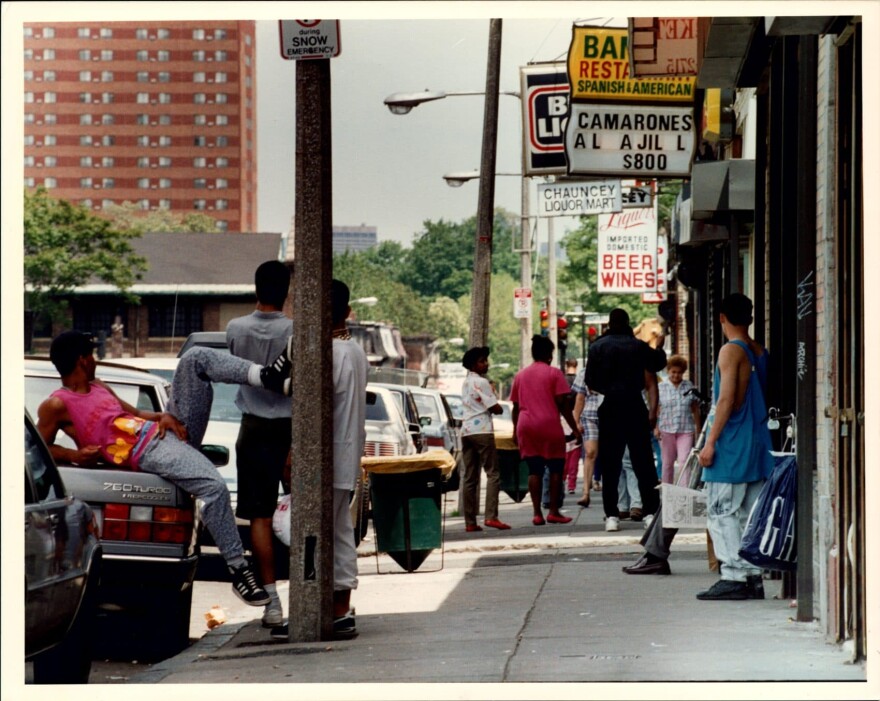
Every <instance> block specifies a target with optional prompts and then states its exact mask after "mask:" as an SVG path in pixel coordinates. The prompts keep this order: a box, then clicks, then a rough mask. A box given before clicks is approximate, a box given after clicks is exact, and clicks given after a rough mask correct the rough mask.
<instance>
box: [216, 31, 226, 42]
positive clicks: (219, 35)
mask: <svg viewBox="0 0 880 701" xmlns="http://www.w3.org/2000/svg"><path fill="white" fill-rule="evenodd" d="M214 38H215V39H218V40H219V39H225V38H226V30H225V29H215V30H214Z"/></svg>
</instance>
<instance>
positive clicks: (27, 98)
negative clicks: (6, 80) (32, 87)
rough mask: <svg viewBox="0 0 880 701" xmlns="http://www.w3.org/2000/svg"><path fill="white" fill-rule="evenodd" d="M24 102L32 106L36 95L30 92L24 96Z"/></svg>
mask: <svg viewBox="0 0 880 701" xmlns="http://www.w3.org/2000/svg"><path fill="white" fill-rule="evenodd" d="M24 101H25V103H26V104H31V103H33V101H34V94H33V93H32V92H30V91H28V92H26V93H25V94H24Z"/></svg>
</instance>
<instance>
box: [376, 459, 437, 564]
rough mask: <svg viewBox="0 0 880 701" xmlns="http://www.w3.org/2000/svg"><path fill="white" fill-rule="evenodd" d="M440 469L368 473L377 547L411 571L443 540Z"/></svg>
mask: <svg viewBox="0 0 880 701" xmlns="http://www.w3.org/2000/svg"><path fill="white" fill-rule="evenodd" d="M442 482H443V479H442V476H441V472H440V469H439V468H436V467H432V468H428V469H425V470H415V471H411V472H399V473H381V472H374V473H372V474H371V475H370V499H371V501H372V509H373V527H374V528H375V529H376V549H377V550H378V551H379V552H384V553H387V554H388V555H389V557H391V559H393V560H394V561H395V562H396V563H397V564H398V565H400V566H401V567H402V568H403V569H405V570H406V571H407V572H413V571H414V570H416V569H418V568H419V566H420V565H421V564H422V563H423V562H424V561H425V559H426V558H427V557H428V555H430V554H431V551H432V550H434V549H435V548H439V547H440V545H441V540H442V532H441V508H440V495H441V484H442Z"/></svg>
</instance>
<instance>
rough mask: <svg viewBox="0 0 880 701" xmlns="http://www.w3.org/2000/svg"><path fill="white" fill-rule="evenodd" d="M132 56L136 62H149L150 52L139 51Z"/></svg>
mask: <svg viewBox="0 0 880 701" xmlns="http://www.w3.org/2000/svg"><path fill="white" fill-rule="evenodd" d="M134 56H135V58H136V59H137V60H138V61H149V60H150V52H149V51H147V50H146V49H141V50H140V51H138V52H137V53H136V54H135V55H134Z"/></svg>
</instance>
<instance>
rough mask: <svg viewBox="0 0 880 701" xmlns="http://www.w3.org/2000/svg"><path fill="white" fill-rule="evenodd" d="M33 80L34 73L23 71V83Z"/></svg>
mask: <svg viewBox="0 0 880 701" xmlns="http://www.w3.org/2000/svg"><path fill="white" fill-rule="evenodd" d="M33 79H34V72H33V71H25V72H24V80H25V82H27V81H29V80H33Z"/></svg>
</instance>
